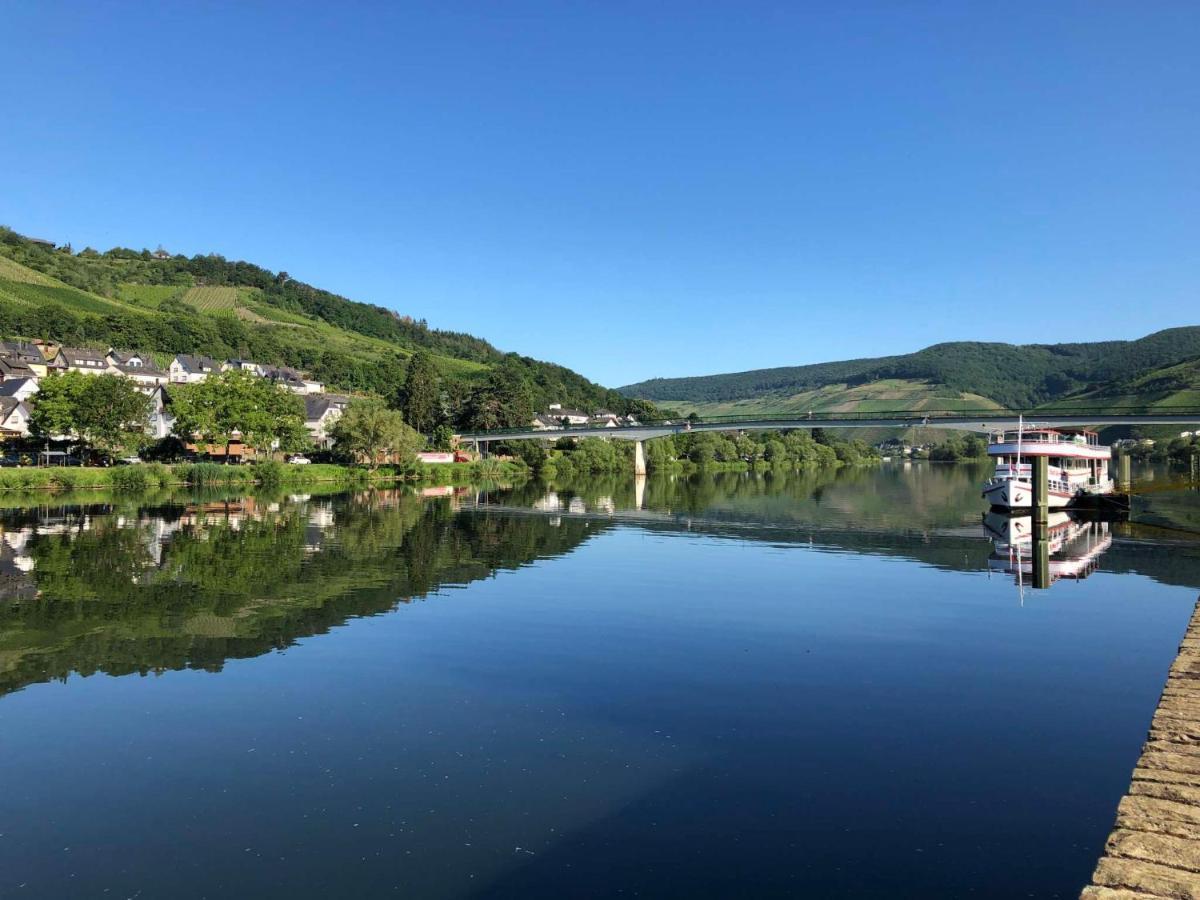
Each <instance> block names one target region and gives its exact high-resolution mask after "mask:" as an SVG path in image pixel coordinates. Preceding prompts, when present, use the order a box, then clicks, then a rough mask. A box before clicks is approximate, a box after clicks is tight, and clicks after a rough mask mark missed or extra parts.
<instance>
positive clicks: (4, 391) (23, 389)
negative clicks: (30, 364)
mask: <svg viewBox="0 0 1200 900" xmlns="http://www.w3.org/2000/svg"><path fill="white" fill-rule="evenodd" d="M37 392H38V383H37V379H36V378H13V379H6V380H5V381H2V382H0V397H16V398H17V399H18V400H20V401H21V402H22V403H24V402H25V401H26V400H28V399H29V398H30V397H32V396H33V395H34V394H36V393H37Z"/></svg>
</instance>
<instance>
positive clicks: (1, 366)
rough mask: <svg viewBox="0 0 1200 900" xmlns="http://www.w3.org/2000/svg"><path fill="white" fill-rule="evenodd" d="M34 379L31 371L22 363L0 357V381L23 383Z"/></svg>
mask: <svg viewBox="0 0 1200 900" xmlns="http://www.w3.org/2000/svg"><path fill="white" fill-rule="evenodd" d="M36 377H37V374H36V373H35V372H34V371H33V369H31V368H30V367H29V366H27V365H25V364H24V363H22V362H19V361H17V360H16V359H11V358H5V357H2V356H0V381H23V380H25V379H26V378H36Z"/></svg>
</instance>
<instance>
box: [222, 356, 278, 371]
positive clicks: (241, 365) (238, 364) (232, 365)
mask: <svg viewBox="0 0 1200 900" xmlns="http://www.w3.org/2000/svg"><path fill="white" fill-rule="evenodd" d="M266 369H267V367H266V366H264V365H263V364H262V363H256V362H252V361H251V360H248V359H229V360H226V361H225V363H224V364H223V365H222V366H221V371H222V372H229V371H232V370H237V371H239V372H249V373H250V374H251V375H262V374H263V373H264V372H265V371H266Z"/></svg>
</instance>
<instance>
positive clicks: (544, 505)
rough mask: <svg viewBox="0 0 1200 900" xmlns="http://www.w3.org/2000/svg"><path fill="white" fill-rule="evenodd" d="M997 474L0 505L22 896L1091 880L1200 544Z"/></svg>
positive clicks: (2, 821) (16, 891) (7, 757)
mask: <svg viewBox="0 0 1200 900" xmlns="http://www.w3.org/2000/svg"><path fill="white" fill-rule="evenodd" d="M984 474H985V473H984V472H983V471H982V470H981V469H978V468H975V467H972V466H964V465H959V466H938V465H930V464H916V465H900V464H885V465H883V466H881V467H879V468H874V469H862V470H857V469H855V470H843V471H841V472H838V473H787V474H783V473H780V474H775V475H769V474H768V475H754V474H725V475H718V476H708V477H694V478H684V477H676V478H665V477H664V478H654V477H652V478H651V479H650V480H648V481H644V482H642V483H640V484H638V483H635V482H634V481H633V479H632V478H608V479H603V478H598V479H594V480H591V481H588V482H585V483H581V484H578V485H574V486H560V487H558V488H550V487H547V486H545V485H539V484H534V483H531V484H525V485H520V486H516V487H508V488H505V487H497V488H493V489H489V490H486V491H484V490H476V489H469V490H468V489H457V490H451V489H446V490H444V491H442V490H431V491H426V492H425V494H426V495H427V496H423V495H422V494H421V493H418V492H402V491H393V492H386V491H385V492H374V493H360V494H341V495H332V496H308V495H291V496H288V495H280V496H262V495H260V496H257V497H223V496H219V495H213V496H209V497H203V498H162V499H159V500H156V501H153V502H147V503H144V504H137V503H133V502H124V503H103V504H100V503H94V504H90V505H55V504H54V503H53V502H49V503H47V504H46V505H42V506H38V507H32V508H9V509H4V510H0V530H2V540H0V896H3V897H9V896H13V897H67V896H71V897H100V896H113V897H132V896H138V897H171V898H180V897H230V896H252V897H290V898H294V897H333V896H344V897H366V896H400V897H410V898H484V897H520V898H543V897H545V898H550V897H554V898H559V897H613V896H629V897H636V896H640V897H654V898H660V897H688V898H700V897H756V898H757V897H812V898H840V897H846V898H850V897H854V898H866V897H880V896H887V897H892V898H897V897H912V898H917V897H920V898H934V897H938V898H940V897H947V898H959V897H968V896H970V897H995V898H1001V897H1003V898H1011V897H1026V896H1028V897H1064V898H1065V897H1074V896H1077V895H1078V891H1079V889H1080V887H1081V886H1082V885H1083V884H1084V883H1085V882H1086V881H1087V879H1088V877H1089V875H1090V873H1091V869H1092V867H1093V866H1094V865H1095V862H1096V858H1097V856H1098V855H1099V853H1100V851H1101V848H1102V846H1103V843H1104V839H1105V837H1106V835H1107V833H1108V830H1109V829H1110V827H1111V825H1112V822H1113V818H1114V814H1115V809H1116V804H1117V801H1118V800H1119V798H1120V797H1121V795H1122V793H1123V792H1124V791H1125V789H1126V787H1127V784H1128V779H1129V773H1130V769H1131V768H1132V766H1133V763H1134V761H1135V759H1136V758H1137V756H1138V752H1139V748H1140V746H1141V743H1142V741H1143V740H1144V738H1145V734H1146V729H1147V725H1148V722H1149V720H1150V717H1151V714H1152V712H1153V710H1154V706H1155V702H1156V699H1157V697H1158V694H1159V692H1160V690H1161V688H1162V684H1163V680H1164V678H1165V674H1166V671H1167V668H1168V666H1169V665H1170V663H1171V661H1172V659H1173V658H1174V654H1175V650H1176V647H1177V645H1178V643H1179V639H1180V636H1181V635H1182V633H1183V629H1184V626H1185V624H1186V623H1187V621H1188V618H1189V616H1190V614H1191V612H1192V609H1193V607H1194V604H1195V602H1196V595H1197V589H1198V587H1200V545H1198V544H1197V543H1196V540H1195V539H1194V538H1192V537H1189V536H1187V535H1185V534H1181V533H1173V532H1170V531H1166V530H1161V529H1156V528H1149V527H1144V526H1139V525H1136V524H1135V525H1129V524H1121V523H1083V524H1079V523H1074V522H1068V523H1066V524H1065V525H1063V524H1061V523H1060V525H1061V527H1059V528H1058V530H1057V531H1056V532H1055V533H1056V534H1057V535H1058V538H1057V541H1056V542H1055V543H1054V545H1053V547H1052V551H1053V556H1052V560H1051V573H1052V576H1053V578H1054V579H1055V580H1054V582H1053V584H1052V585H1051V586H1050V587H1049V589H1046V590H1034V589H1032V588H1031V587H1030V586H1029V570H1028V568H1027V558H1026V557H1025V555H1024V553H1023V552H1022V549H1021V546H1020V544H1019V541H1018V542H1017V543H1016V544H1015V545H1014V546H1009V544H1008V543H1007V541H1008V540H1009V539H1011V538H1013V532H1012V530H1011V529H1012V523H1007V522H998V521H996V520H995V519H994V518H993V519H991V520H989V521H987V522H985V521H984V517H983V513H984V509H983V506H982V502H981V500H980V497H979V484H980V482H981V481H982V479H983V477H984Z"/></svg>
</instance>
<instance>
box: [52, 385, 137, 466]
mask: <svg viewBox="0 0 1200 900" xmlns="http://www.w3.org/2000/svg"><path fill="white" fill-rule="evenodd" d="M68 374H70V373H68ZM80 377H82V378H83V379H84V380H85V381H86V384H85V385H84V386H83V388H82V390H80V391H79V392H78V395H77V398H76V423H77V428H78V431H79V436H80V437H81V438H83V440H84V441H86V442H87V444H88V445H89V446H90V447H92V448H94V449H96V450H100V451H102V452H104V453H109V454H115V453H117V452H118V451H128V450H140V449H141V448H142V447H144V446H145V445H146V444H147V443H148V441H149V437H148V436H147V434H146V419H147V416H148V415H149V412H150V398H149V397H147V396H146V395H145V394H143V393H142V392H141V391H139V390H138V389H137V387H136V385H134V383H133V382H132V381H130V380H129V379H127V378H121V377H120V376H118V375H82V376H80Z"/></svg>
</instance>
